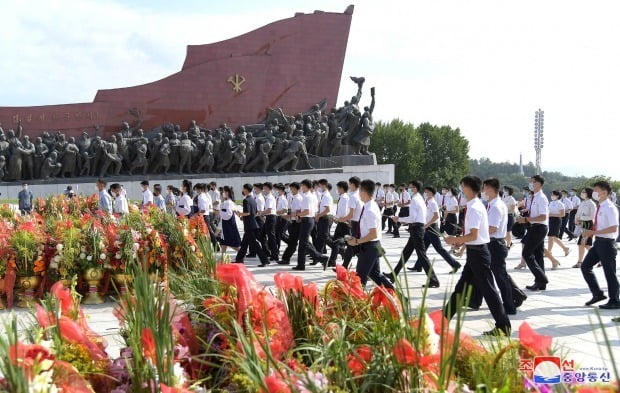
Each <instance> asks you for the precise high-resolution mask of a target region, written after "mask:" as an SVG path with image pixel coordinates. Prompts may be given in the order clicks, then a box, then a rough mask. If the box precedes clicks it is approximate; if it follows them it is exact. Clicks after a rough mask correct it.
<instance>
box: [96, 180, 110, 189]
mask: <svg viewBox="0 0 620 393" xmlns="http://www.w3.org/2000/svg"><path fill="white" fill-rule="evenodd" d="M97 183H99V184H101V185H103V186H104V187H105V186H107V185H108V182H107V181H105V180H103V179H97Z"/></svg>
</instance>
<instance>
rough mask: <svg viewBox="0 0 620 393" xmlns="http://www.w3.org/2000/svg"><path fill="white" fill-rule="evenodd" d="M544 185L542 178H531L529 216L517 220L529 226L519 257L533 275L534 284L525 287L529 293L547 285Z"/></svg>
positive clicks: (546, 212)
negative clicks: (523, 260)
mask: <svg viewBox="0 0 620 393" xmlns="http://www.w3.org/2000/svg"><path fill="white" fill-rule="evenodd" d="M544 184H545V179H544V178H543V177H542V176H540V175H534V176H532V178H531V181H530V184H529V185H528V188H529V189H530V191H531V192H532V193H533V195H532V196H531V197H530V198H531V201H530V205H529V214H528V216H527V217H519V218H518V220H517V221H518V222H520V223H529V224H530V227H529V229H528V231H527V235H526V236H525V237H524V243H523V251H522V253H521V256H522V257H523V259H525V263H526V264H527V267H528V268H529V269H530V271H531V272H532V274H533V275H534V284H533V285H528V286H526V288H527V289H529V290H531V291H544V290H545V289H547V284H548V283H549V279H548V278H547V275H546V274H545V237H546V236H547V230H548V225H549V200H548V199H547V197H546V196H545V194H544V193H543V192H542V187H543V185H544Z"/></svg>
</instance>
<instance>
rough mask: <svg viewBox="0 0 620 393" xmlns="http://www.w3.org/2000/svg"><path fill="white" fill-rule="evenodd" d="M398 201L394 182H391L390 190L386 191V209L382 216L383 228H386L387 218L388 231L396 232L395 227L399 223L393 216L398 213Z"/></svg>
mask: <svg viewBox="0 0 620 393" xmlns="http://www.w3.org/2000/svg"><path fill="white" fill-rule="evenodd" d="M397 203H398V194H397V193H396V191H395V190H394V184H390V186H389V187H388V192H386V193H385V209H384V210H383V217H382V218H381V225H382V229H383V228H385V224H384V223H385V221H386V220H387V227H388V230H387V232H386V233H394V229H395V228H396V227H397V225H398V223H396V222H394V220H392V219H391V217H392V216H393V215H395V214H396V209H397V206H396V204H397Z"/></svg>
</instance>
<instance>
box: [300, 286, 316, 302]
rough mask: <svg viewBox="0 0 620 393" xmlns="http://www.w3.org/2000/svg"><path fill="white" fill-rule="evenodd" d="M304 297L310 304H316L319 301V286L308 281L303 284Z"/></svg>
mask: <svg viewBox="0 0 620 393" xmlns="http://www.w3.org/2000/svg"><path fill="white" fill-rule="evenodd" d="M303 292H304V297H305V298H306V299H307V300H308V301H309V302H310V303H312V304H314V305H318V302H319V288H318V287H317V286H316V284H315V283H313V282H310V283H308V284H306V285H304V290H303Z"/></svg>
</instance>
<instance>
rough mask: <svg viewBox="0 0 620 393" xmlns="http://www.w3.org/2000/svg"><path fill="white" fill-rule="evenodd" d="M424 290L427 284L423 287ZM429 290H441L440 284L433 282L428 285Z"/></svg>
mask: <svg viewBox="0 0 620 393" xmlns="http://www.w3.org/2000/svg"><path fill="white" fill-rule="evenodd" d="M422 288H426V284H424V285H422ZM428 288H439V284H438V283H434V282H431V283H429V284H428Z"/></svg>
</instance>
